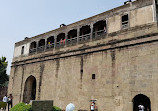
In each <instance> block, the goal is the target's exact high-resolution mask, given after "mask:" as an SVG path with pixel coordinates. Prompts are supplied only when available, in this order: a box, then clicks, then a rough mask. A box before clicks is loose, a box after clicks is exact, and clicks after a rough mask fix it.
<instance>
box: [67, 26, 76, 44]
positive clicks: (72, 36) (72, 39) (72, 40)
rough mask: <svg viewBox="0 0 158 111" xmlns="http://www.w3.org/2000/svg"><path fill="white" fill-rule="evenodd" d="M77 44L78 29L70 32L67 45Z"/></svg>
mask: <svg viewBox="0 0 158 111" xmlns="http://www.w3.org/2000/svg"><path fill="white" fill-rule="evenodd" d="M71 43H77V29H73V30H70V31H69V32H68V36H67V44H71Z"/></svg>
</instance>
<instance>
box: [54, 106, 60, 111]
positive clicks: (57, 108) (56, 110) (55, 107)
mask: <svg viewBox="0 0 158 111" xmlns="http://www.w3.org/2000/svg"><path fill="white" fill-rule="evenodd" d="M53 111H61V109H60V108H59V107H57V106H53Z"/></svg>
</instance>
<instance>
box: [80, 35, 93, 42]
mask: <svg viewBox="0 0 158 111" xmlns="http://www.w3.org/2000/svg"><path fill="white" fill-rule="evenodd" d="M90 35H91V34H90V33H89V34H85V35H82V36H79V38H78V41H79V42H85V41H88V40H89V39H90Z"/></svg>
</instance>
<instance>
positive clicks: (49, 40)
mask: <svg viewBox="0 0 158 111" xmlns="http://www.w3.org/2000/svg"><path fill="white" fill-rule="evenodd" d="M52 43H54V36H51V37H49V38H48V39H47V44H52Z"/></svg>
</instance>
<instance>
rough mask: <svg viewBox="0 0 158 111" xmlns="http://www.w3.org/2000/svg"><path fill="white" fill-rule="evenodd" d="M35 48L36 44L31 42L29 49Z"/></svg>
mask: <svg viewBox="0 0 158 111" xmlns="http://www.w3.org/2000/svg"><path fill="white" fill-rule="evenodd" d="M33 48H36V42H35V41H34V42H31V45H30V49H33Z"/></svg>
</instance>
